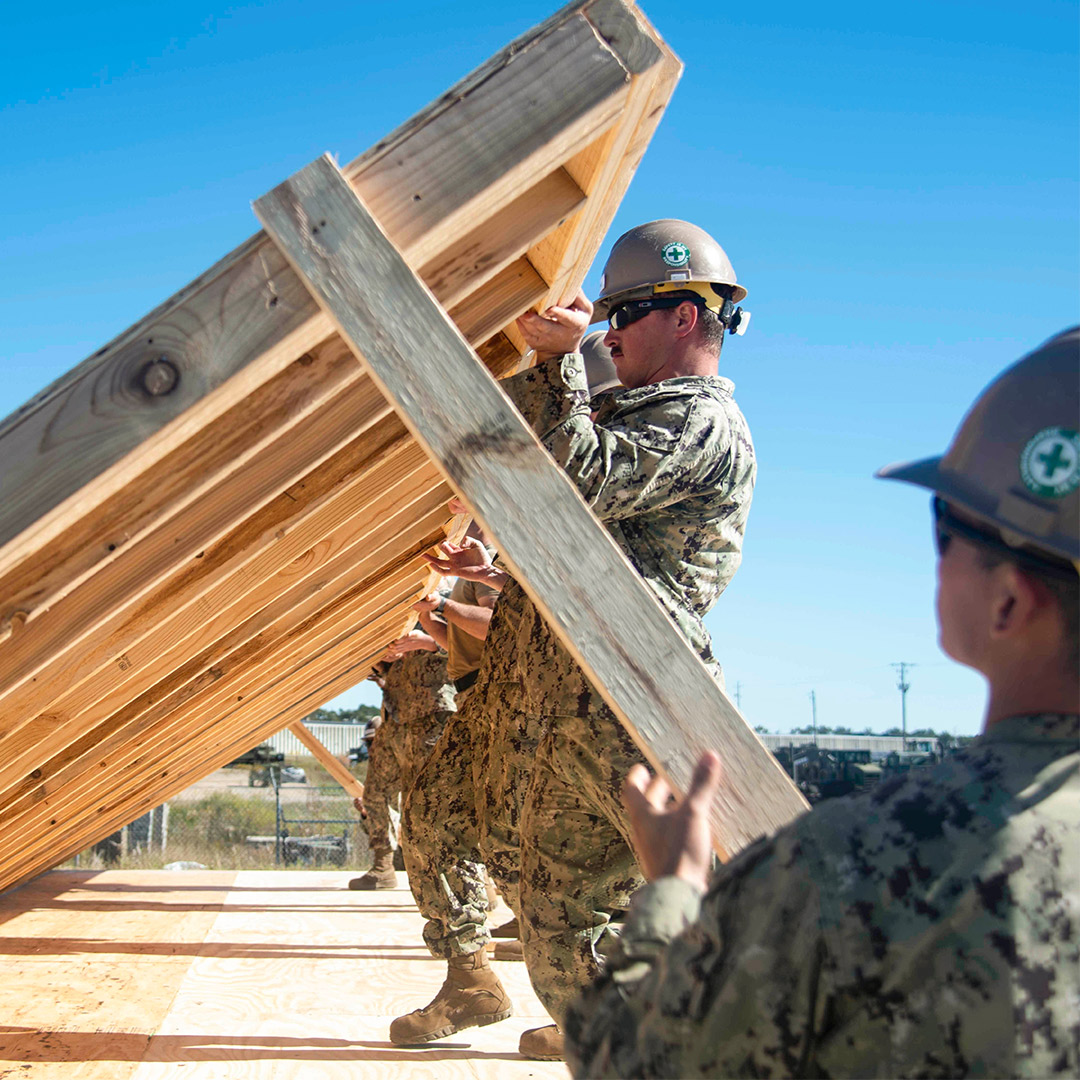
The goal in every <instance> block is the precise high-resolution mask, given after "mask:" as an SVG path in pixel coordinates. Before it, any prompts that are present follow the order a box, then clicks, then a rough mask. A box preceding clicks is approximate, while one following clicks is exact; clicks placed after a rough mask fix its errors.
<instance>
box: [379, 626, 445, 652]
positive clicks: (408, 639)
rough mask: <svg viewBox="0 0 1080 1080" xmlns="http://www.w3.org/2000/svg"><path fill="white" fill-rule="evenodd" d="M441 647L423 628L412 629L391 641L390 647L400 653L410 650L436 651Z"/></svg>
mask: <svg viewBox="0 0 1080 1080" xmlns="http://www.w3.org/2000/svg"><path fill="white" fill-rule="evenodd" d="M438 648H439V646H438V644H437V643H436V641H435V639H434V638H433V637H431V635H430V634H425V633H424V631H423V630H410V631H409V632H408V633H407V634H402V636H401V637H399V638H395V639H394V640H393V641H391V642H390V644H389V646H388V649H389V650H390V651H392V652H396V653H398V654H399V655H404V654H405V653H408V652H435V651H436V650H437V649H438Z"/></svg>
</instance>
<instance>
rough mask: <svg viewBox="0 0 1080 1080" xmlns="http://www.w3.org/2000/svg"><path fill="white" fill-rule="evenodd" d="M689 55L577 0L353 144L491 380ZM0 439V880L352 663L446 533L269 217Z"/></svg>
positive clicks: (253, 730)
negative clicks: (386, 130)
mask: <svg viewBox="0 0 1080 1080" xmlns="http://www.w3.org/2000/svg"><path fill="white" fill-rule="evenodd" d="M681 69H682V66H681V64H680V62H679V59H678V57H676V56H675V54H674V53H673V52H672V51H671V50H670V49H669V48H668V47H667V46H666V45H665V44H664V42H663V39H662V38H661V37H660V36H659V35H658V34H657V33H656V31H655V30H654V29H653V28H652V27H651V26H650V25H649V23H648V20H647V19H646V18H645V17H644V16H643V14H642V13H641V11H640V10H639V9H638V8H637V7H636V6H635V5H634V4H633V3H632V2H631V0H576V2H575V3H572V4H570V5H569V6H567V7H566V8H564V9H563V10H562V11H560V12H558V13H556V15H554V16H553V17H552V18H551V19H549V20H547V21H546V22H545V23H543V24H542V25H541V26H539V27H537V28H535V29H534V30H531V31H529V32H528V33H526V34H525V35H523V36H522V37H521V38H519V39H518V40H517V41H515V42H514V43H512V44H511V45H510V46H509V47H508V48H507V49H504V50H503V51H502V52H500V53H499V54H498V55H497V56H495V57H494V58H493V59H492V60H491V61H490V62H489V63H487V64H485V65H483V66H482V67H481V68H479V69H477V71H475V72H473V74H471V75H469V76H468V77H467V78H465V79H464V80H462V81H461V82H459V83H458V84H457V85H456V86H455V87H453V88H452V89H451V90H450V91H448V92H447V94H445V95H444V96H443V97H441V98H440V99H439V100H438V101H436V102H435V103H434V104H433V105H432V106H431V107H429V108H428V109H425V110H423V111H422V112H421V113H419V114H418V115H417V116H415V117H414V118H413V119H412V120H410V121H409V122H408V123H406V124H405V125H403V126H402V127H401V128H400V129H398V131H396V132H394V133H392V134H391V135H389V136H388V137H387V138H386V139H383V140H381V141H380V142H379V143H378V145H376V146H375V147H373V148H372V149H371V150H370V151H369V152H368V153H366V154H364V155H362V156H361V157H360V158H358V159H357V160H356V161H354V162H353V163H352V164H351V165H347V166H345V168H344V173H345V175H346V177H347V178H348V180H349V182H350V184H352V185H354V186H355V187H356V189H357V191H358V193H359V194H360V195H361V197H362V198H363V199H364V201H365V203H366V204H367V205H368V206H369V207H370V208H371V210H372V211H373V213H375V215H376V216H377V218H378V219H379V221H380V223H381V224H382V226H383V227H384V228H385V229H386V230H387V231H388V233H389V235H390V237H391V239H392V240H393V242H394V244H395V245H396V246H397V248H398V250H399V251H400V252H401V253H402V254H403V255H404V257H405V258H406V260H408V261H409V263H410V265H412V266H414V267H415V268H416V270H417V273H418V274H419V276H420V277H421V278H422V279H423V280H424V281H425V282H426V283H427V285H428V287H429V288H430V289H431V290H432V292H433V293H434V294H435V296H436V297H437V298H438V299H439V302H440V303H441V304H442V305H443V306H444V307H445V308H447V310H448V311H449V314H450V317H451V318H452V319H453V320H454V322H455V324H456V325H457V326H458V328H459V329H460V330H461V332H462V334H463V335H464V336H465V338H466V339H467V340H468V341H469V342H471V343H472V345H473V346H474V347H475V348H476V350H477V352H478V354H479V355H480V356H481V358H482V359H483V361H484V363H485V364H486V365H487V366H488V369H489V370H490V371H491V372H492V373H493V374H494V375H495V376H496V377H502V376H504V375H506V374H508V373H509V372H510V371H512V370H513V369H514V368H515V367H516V366H517V365H518V364H519V362H520V360H521V355H520V354H521V352H522V342H521V340H520V334H518V333H517V331H516V328H515V325H514V319H515V317H516V316H518V315H520V314H522V313H523V312H525V311H527V310H529V309H538V308H543V307H545V306H547V305H548V304H550V303H554V302H556V301H557V300H558V299H559V298H561V297H563V296H565V295H566V294H567V292H573V291H574V289H575V288H576V287H577V285H578V283H579V282H580V281H581V280H582V279H583V278H584V276H585V273H586V271H587V269H588V267H589V265H590V264H591V263H592V261H593V259H594V257H595V255H596V252H597V249H598V247H599V245H600V242H601V239H602V237H603V235H604V233H605V232H606V231H607V229H608V226H609V225H610V222H611V218H612V215H613V214H614V212H615V208H616V206H617V205H618V202H619V200H620V198H621V197H622V194H623V192H624V191H625V190H626V186H627V184H628V183H629V181H630V177H631V176H632V175H633V172H634V169H635V167H636V166H637V163H638V161H639V160H640V158H641V155H642V154H643V153H644V151H645V148H646V146H647V145H648V142H649V139H650V138H651V136H652V133H653V131H654V130H655V128H656V125H657V124H658V123H659V121H660V117H661V116H662V114H663V112H664V108H665V107H666V104H667V102H668V100H669V98H670V96H671V93H672V90H673V88H674V86H675V83H676V82H677V80H678V78H679V74H680V72H681ZM428 374H429V377H430V378H431V379H432V380H433V381H434V382H438V381H439V377H440V376H439V372H438V370H437V369H435V368H432V369H431V370H430V371H429V373H428ZM0 462H2V463H3V468H2V469H0V889H4V888H7V887H8V886H10V885H13V884H16V883H18V882H20V881H23V880H25V879H26V878H27V877H29V876H31V875H33V874H35V873H37V872H39V871H41V870H43V869H46V868H47V867H49V866H53V865H55V864H56V863H58V862H61V861H62V860H63V859H65V858H66V857H68V856H69V855H71V854H73V853H75V852H77V851H79V850H81V849H82V848H85V847H86V846H87V845H89V844H92V843H93V842H94V841H95V840H97V839H99V838H100V837H101V836H105V835H108V834H109V833H110V832H112V831H114V830H115V829H116V828H118V827H119V826H121V825H123V824H124V823H125V822H128V821H131V820H132V819H134V818H136V817H138V816H139V815H140V814H141V813H143V812H144V811H145V810H147V809H149V808H150V807H152V806H155V805H157V804H159V803H160V802H162V801H163V800H166V799H169V798H171V797H172V796H173V795H174V794H175V793H177V792H179V791H181V790H183V789H184V788H185V787H187V786H188V785H189V784H191V783H193V782H194V781H196V780H198V779H200V778H201V777H203V776H205V775H206V774H207V773H208V772H210V771H211V770H213V769H214V768H216V767H218V766H220V765H221V764H224V763H225V762H227V761H229V760H231V759H232V758H234V757H235V756H236V755H237V754H239V753H241V752H243V751H244V750H246V749H248V748H250V747H251V746H253V745H255V744H256V743H258V742H259V741H261V740H262V739H264V738H266V737H267V736H269V735H270V734H272V733H273V732H275V731H277V730H279V729H280V728H281V727H283V726H285V725H288V724H290V723H292V722H294V721H296V720H298V719H299V718H301V717H302V716H304V715H305V714H306V713H309V712H310V711H311V710H312V709H314V708H316V707H318V706H320V705H322V704H324V703H325V702H326V701H328V700H329V699H331V698H333V697H334V696H336V695H337V694H339V693H341V692H342V691H344V690H346V689H347V688H349V687H350V686H352V685H354V684H355V683H356V682H357V681H358V680H359V679H360V678H362V677H363V674H364V673H365V671H366V670H367V669H368V667H369V666H370V664H371V662H372V660H373V659H375V658H376V657H377V656H378V655H380V653H381V652H382V651H383V649H384V648H385V646H386V643H387V642H388V641H390V640H392V639H393V638H394V637H396V636H398V634H399V633H400V632H401V628H402V626H403V625H404V620H405V619H406V618H407V617H408V613H409V611H410V605H411V603H412V601H413V600H414V599H415V598H416V597H417V596H419V595H422V593H423V592H425V591H426V586H427V583H428V571H427V567H426V564H425V563H424V562H423V560H422V557H421V556H422V553H423V552H424V551H425V550H426V549H428V548H430V547H431V546H432V545H433V544H435V543H436V542H437V541H439V540H441V539H443V538H444V536H445V535H446V533H447V529H448V528H453V527H454V525H453V523H451V522H450V520H449V518H450V515H449V512H448V511H447V509H446V501H447V499H448V498H449V496H450V495H451V493H452V488H450V487H449V486H448V485H447V483H446V481H445V478H444V477H443V475H442V473H441V472H440V471H439V470H438V468H436V466H435V465H434V464H433V463H432V462H431V460H430V459H429V458H428V456H427V454H426V452H425V451H424V449H423V448H422V447H421V446H420V445H418V444H417V443H416V442H415V441H414V440H413V438H412V437H411V435H410V434H409V432H408V430H407V429H406V428H405V427H404V425H403V424H402V422H401V421H400V419H399V418H398V416H397V414H396V413H395V412H394V410H393V409H392V408H391V407H390V405H389V404H388V403H387V401H386V399H385V398H384V396H383V394H382V393H381V391H380V390H379V389H378V387H377V386H376V385H375V384H374V383H373V382H372V380H371V379H370V378H369V377H368V375H367V374H366V373H365V372H364V370H363V367H362V365H361V364H360V363H358V362H357V360H356V357H355V356H354V355H353V352H352V350H351V349H350V348H349V347H348V346H347V345H346V344H345V343H344V342H343V341H342V340H341V338H340V337H339V336H338V335H337V333H336V331H335V329H334V326H333V323H332V321H331V320H330V319H329V318H328V317H327V316H326V315H325V314H324V313H323V312H322V310H321V309H320V307H319V305H318V304H317V303H316V302H315V301H314V300H313V299H312V297H311V295H310V293H309V291H308V289H307V287H306V286H305V285H304V283H303V282H302V281H301V280H300V279H299V278H298V277H297V276H296V275H295V274H294V272H293V271H292V269H291V268H290V267H289V265H288V263H287V262H286V261H285V259H284V258H283V257H282V256H281V253H280V252H279V250H278V249H277V247H276V246H275V245H274V243H273V242H272V241H271V240H269V238H267V237H266V236H265V234H262V233H260V234H259V235H258V236H256V237H254V238H253V239H252V240H251V241H249V242H248V243H246V244H243V245H241V246H240V247H239V248H238V249H237V250H236V251H234V252H233V253H232V254H231V255H229V256H227V257H226V258H225V259H223V260H221V261H220V262H219V263H218V264H217V265H216V266H214V267H212V268H211V269H210V271H208V272H207V273H206V274H204V275H203V276H202V277H200V278H199V279H197V280H196V281H195V282H193V283H192V284H191V285H190V286H188V287H187V288H184V289H182V290H180V292H178V293H177V294H176V295H175V296H173V297H172V298H171V299H170V300H169V301H167V302H166V303H165V304H163V305H162V306H161V307H159V308H158V309H157V310H156V311H154V312H152V313H151V314H150V315H149V316H147V317H146V318H145V319H142V320H140V321H139V322H138V323H136V324H135V325H134V326H133V327H131V329H130V330H128V331H127V332H126V333H125V334H123V335H121V336H120V337H119V338H117V339H116V340H115V341H114V342H112V343H110V344H109V345H106V346H105V347H104V348H103V349H100V350H98V352H96V353H95V354H94V355H93V356H92V357H91V358H90V359H89V360H87V361H86V362H84V363H82V364H79V365H78V366H77V367H75V368H74V369H73V370H72V371H71V372H69V373H68V374H67V375H66V376H64V377H63V378H62V379H60V380H58V381H57V382H56V383H54V384H53V386H51V387H49V388H47V389H46V390H45V391H44V392H43V393H42V394H40V395H38V396H36V397H35V398H34V400H32V401H31V402H29V403H28V404H27V405H26V406H25V407H24V408H22V409H20V410H18V411H17V412H16V413H15V414H14V415H13V416H12V417H9V418H8V419H7V420H5V421H3V422H0Z"/></svg>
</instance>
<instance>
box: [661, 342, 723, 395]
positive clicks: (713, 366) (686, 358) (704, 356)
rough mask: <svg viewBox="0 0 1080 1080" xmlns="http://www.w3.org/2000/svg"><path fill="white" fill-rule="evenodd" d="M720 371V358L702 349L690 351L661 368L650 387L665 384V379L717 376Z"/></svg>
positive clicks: (675, 357)
mask: <svg viewBox="0 0 1080 1080" xmlns="http://www.w3.org/2000/svg"><path fill="white" fill-rule="evenodd" d="M719 370H720V357H719V356H712V355H711V354H709V353H706V352H702V351H701V350H700V349H693V350H688V351H687V352H684V353H680V354H679V355H678V356H674V357H672V358H671V359H670V360H668V361H667V363H665V364H664V366H663V367H661V368H659V369H658V370H657V371H656V372H655V373H654V374H653V377H652V378H651V379H650V380H649V385H650V386H652V385H655V384H656V383H659V382H663V381H664V380H665V379H678V378H681V377H684V376H686V375H706V376H708V375H712V376H716V375H717V374H719Z"/></svg>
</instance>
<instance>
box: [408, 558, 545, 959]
mask: <svg viewBox="0 0 1080 1080" xmlns="http://www.w3.org/2000/svg"><path fill="white" fill-rule="evenodd" d="M530 606H531V605H529V601H528V599H527V597H526V596H525V593H524V592H523V591H522V590H521V588H520V587H519V586H518V585H517V583H516V582H514V581H512V580H511V581H508V582H507V584H506V586H505V588H504V589H503V591H502V594H501V595H500V597H499V600H498V602H497V603H496V605H495V609H494V611H493V612H492V616H491V623H490V624H489V626H488V635H487V640H486V646H485V649H484V652H483V655H482V657H481V660H480V667H479V669H478V672H477V678H476V682H475V683H474V684H473V686H472V688H471V689H470V690H469V691H468V693H467V695H466V696H465V699H464V701H463V702H462V704H461V707H460V709H459V711H458V713H457V714H456V715H455V717H454V718H453V720H452V721H451V722H450V723H449V724H448V725H447V727H446V729H445V731H444V732H443V735H442V737H441V738H440V740H439V742H438V744H437V745H436V747H435V750H434V751H433V753H432V755H431V757H430V758H429V760H428V762H427V764H426V766H425V768H424V770H423V772H422V774H421V775H420V776H419V777H418V778H417V782H416V784H415V786H414V788H413V790H412V792H411V794H410V797H409V799H408V801H407V804H406V808H405V815H404V824H403V835H404V844H403V847H404V853H405V867H406V870H407V871H408V874H409V885H410V888H411V889H412V892H413V897H414V898H415V900H416V903H417V906H418V907H419V908H420V911H421V913H422V914H423V915H424V917H425V918H426V919H427V923H426V925H425V928H424V941H425V942H426V944H427V946H428V948H429V949H430V950H431V952H432V954H433V955H435V956H438V957H443V958H447V959H448V958H450V957H452V956H461V955H467V954H469V953H472V952H475V951H476V950H477V949H478V948H481V947H482V946H483V945H484V944H485V943H486V942H487V941H488V940H489V939H490V934H489V933H488V929H487V893H486V889H485V882H484V869H485V867H484V862H485V861H486V859H487V858H488V857H489V856H490V857H491V859H492V863H491V865H490V866H489V867H488V870H489V871H490V873H491V876H492V878H493V879H494V880H495V882H496V883H497V884H498V885H499V887H500V891H501V892H502V893H503V897H504V898H505V899H506V900H507V902H508V903H509V904H511V906H513V905H514V903H516V895H517V839H516V835H514V833H515V832H516V817H517V809H516V806H515V805H514V800H515V799H516V798H517V795H515V794H514V792H515V791H517V790H518V789H519V787H520V785H519V783H518V780H517V777H518V773H519V771H520V769H521V767H522V766H521V764H520V760H519V759H518V758H516V757H515V756H514V755H515V754H517V753H518V751H517V750H516V749H515V746H516V745H517V744H515V743H514V741H513V738H512V737H510V736H508V735H507V734H506V733H509V732H512V730H513V727H514V723H513V717H514V716H515V715H517V714H518V713H519V712H520V704H519V702H520V691H521V683H520V679H519V678H518V677H517V676H516V673H515V670H514V666H513V665H514V658H513V650H512V645H513V642H514V641H515V640H516V637H517V631H518V621H519V620H520V618H521V615H522V612H523V611H524V610H525V609H526V607H530ZM496 729H497V730H498V731H499V732H500V736H499V740H498V744H497V746H496V748H495V749H494V750H493V748H492V745H491V739H492V733H493V731H495V730H496ZM489 823H490V826H491V829H492V835H493V840H492V842H491V843H488V835H487V831H486V827H487V826H488V824H489Z"/></svg>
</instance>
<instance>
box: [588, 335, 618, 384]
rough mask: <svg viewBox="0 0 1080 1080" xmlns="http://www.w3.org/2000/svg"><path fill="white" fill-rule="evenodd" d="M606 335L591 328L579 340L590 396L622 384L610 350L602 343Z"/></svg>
mask: <svg viewBox="0 0 1080 1080" xmlns="http://www.w3.org/2000/svg"><path fill="white" fill-rule="evenodd" d="M606 336H607V334H606V333H605V332H604V331H603V330H593V331H592V332H591V333H588V334H586V335H585V337H584V338H583V340H582V342H581V357H582V359H583V360H584V361H585V378H586V380H587V381H588V384H589V396H590V397H596V395H597V394H602V393H604V391H605V390H614V389H615V387H617V386H622V383H621V382H620V381H619V376H618V375H617V374H616V373H615V363H614V361H613V360H612V359H611V350H610V349H609V348H608V347H607V346H606V345H605V344H604V338H605V337H606Z"/></svg>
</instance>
